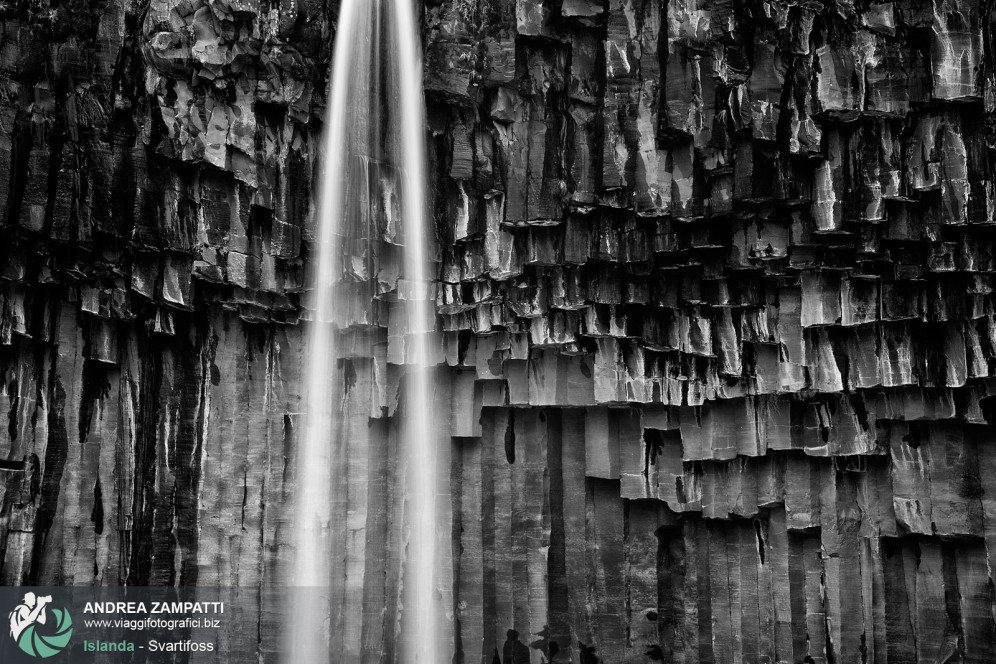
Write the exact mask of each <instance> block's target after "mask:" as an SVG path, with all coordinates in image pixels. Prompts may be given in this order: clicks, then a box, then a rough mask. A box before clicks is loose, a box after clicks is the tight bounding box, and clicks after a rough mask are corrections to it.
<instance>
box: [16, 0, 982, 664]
mask: <svg viewBox="0 0 996 664" xmlns="http://www.w3.org/2000/svg"><path fill="white" fill-rule="evenodd" d="M330 4H332V5H333V6H332V7H326V6H325V4H324V3H323V2H321V1H320V0H89V1H88V0H62V1H60V0H30V1H28V0H8V1H7V2H0V213H2V215H3V216H2V231H0V233H2V242H0V253H2V257H3V258H2V280H0V303H2V317H0V371H2V389H3V396H2V398H0V418H2V419H3V421H4V422H5V423H6V432H5V433H4V434H3V435H0V457H2V458H0V582H2V583H4V584H15V585H16V584H70V585H90V584H98V585H116V584H121V583H128V584H137V585H142V584H152V585H159V584H201V585H233V586H238V587H240V588H244V589H246V593H245V595H246V596H245V597H244V599H245V601H244V603H242V605H241V606H240V608H239V609H238V610H239V611H240V612H242V613H244V614H245V616H247V617H248V618H249V619H250V620H252V621H255V622H256V623H258V627H259V628H258V629H257V630H246V631H245V632H240V633H238V634H233V635H231V637H230V639H231V642H230V643H226V644H225V647H226V648H227V649H228V652H229V653H230V655H229V660H228V661H232V662H236V661H237V662H248V661H256V660H257V657H258V656H259V657H262V658H263V659H264V660H265V661H267V662H270V661H275V658H273V657H272V653H273V650H274V648H275V647H276V645H275V644H274V642H273V641H272V640H269V636H270V635H272V634H274V630H275V629H276V627H277V626H278V622H279V616H278V611H277V608H276V607H273V606H269V605H265V604H262V603H260V602H258V601H256V600H254V599H253V598H254V597H256V595H254V594H253V590H254V589H258V588H260V587H263V586H268V585H280V584H282V583H284V582H285V581H286V579H287V578H288V572H287V566H288V564H289V562H290V561H291V560H292V559H293V552H292V551H291V550H290V547H289V545H288V542H289V541H290V539H291V538H290V536H289V518H290V515H289V514H288V512H287V509H286V507H287V505H288V504H289V497H290V496H291V495H292V493H293V491H294V486H295V484H294V467H295V466H294V464H295V462H294V449H295V436H296V435H297V432H298V430H299V429H300V423H301V418H302V413H301V402H302V399H301V389H302V372H303V367H304V366H305V364H306V363H307V362H308V358H307V357H306V353H305V349H304V344H303V336H304V335H303V333H302V330H303V328H304V327H305V326H306V323H305V321H306V320H307V319H308V318H309V313H308V310H307V307H306V306H304V304H303V303H304V302H305V298H304V291H305V290H306V283H305V266H306V264H307V261H308V252H309V247H310V240H311V238H312V237H313V233H312V230H313V223H314V221H313V220H312V219H311V218H310V217H309V215H310V206H311V200H312V196H313V192H314V186H315V172H316V167H317V163H318V157H319V155H318V150H317V146H318V144H319V140H318V139H319V136H320V131H321V121H322V116H323V109H324V105H325V103H326V102H328V103H336V101H335V100H326V99H325V95H326V92H325V90H326V81H327V75H328V60H329V57H330V55H329V54H330V53H331V49H330V45H331V41H332V39H333V38H334V32H335V29H334V25H335V14H336V7H335V6H334V5H335V3H330ZM423 11H424V26H423V28H424V35H425V39H426V44H427V46H426V54H425V55H426V58H425V59H426V82H425V85H426V89H427V102H428V109H429V127H428V128H427V130H428V132H429V133H430V161H431V168H432V172H433V174H434V175H433V181H432V186H433V191H432V201H433V209H434V211H435V223H436V228H437V237H438V243H437V246H436V247H435V249H434V251H435V252H436V254H437V258H438V260H437V264H438V279H439V289H438V294H437V301H436V305H437V306H436V310H437V313H438V319H437V323H438V328H439V330H440V331H441V332H440V336H439V344H438V358H439V362H440V367H439V369H438V372H437V374H438V378H439V386H438V389H437V394H436V400H437V404H438V409H437V416H436V420H437V422H438V423H439V426H440V428H441V429H442V430H443V431H442V434H441V436H440V448H441V449H442V453H443V456H444V457H445V459H444V461H445V462H446V464H447V468H448V469H449V475H448V478H449V481H448V482H446V483H445V486H442V487H440V496H441V498H440V500H441V502H442V503H443V504H444V507H445V510H444V514H445V517H444V519H443V520H444V523H445V532H441V533H440V538H441V541H443V542H445V543H446V550H447V552H452V555H451V556H450V555H448V556H447V557H446V558H445V560H443V561H442V562H441V564H442V565H443V567H444V569H445V570H446V572H447V574H446V575H444V580H443V584H442V585H443V588H442V590H443V592H444V595H445V597H444V601H445V602H446V603H447V604H448V605H449V606H450V607H451V612H450V613H449V614H448V615H447V616H445V618H446V619H447V621H450V622H449V624H450V626H451V627H452V631H453V633H454V635H455V636H454V640H453V644H452V648H453V650H454V651H456V652H458V653H459V656H460V658H461V659H460V660H459V661H462V662H486V663H487V664H492V662H495V661H499V660H500V661H501V662H503V663H504V664H511V663H512V662H515V663H516V664H518V663H520V662H536V663H538V662H541V661H551V662H567V661H573V662H579V661H580V662H596V661H600V662H603V663H604V664H616V663H621V662H647V661H666V662H683V663H686V664H691V663H695V662H703V663H705V662H714V663H715V664H729V663H735V662H743V663H745V664H747V663H752V662H758V663H760V662H769V663H773V662H791V663H796V662H802V661H807V662H816V663H817V664H824V663H827V664H840V663H852V662H864V663H870V662H876V663H879V664H882V663H885V662H888V663H889V664H899V663H906V662H918V663H921V664H927V663H931V662H934V663H940V662H945V661H948V659H949V658H953V659H952V660H951V661H965V662H992V661H996V623H994V600H993V596H994V592H996V591H994V585H993V581H994V578H993V576H994V574H996V571H994V570H996V433H994V429H993V428H992V426H990V424H989V421H990V419H991V418H993V417H996V401H994V399H993V397H994V396H996V320H994V307H993V293H992V291H993V283H992V282H993V279H992V274H993V270H994V268H996V262H994V261H996V259H994V240H996V233H994V232H993V230H992V229H994V228H996V225H994V224H996V218H994V217H996V185H994V182H993V179H992V178H993V172H994V171H993V148H994V147H996V137H994V131H993V105H994V94H996V91H994V87H993V84H994V67H993V57H994V56H993V53H994V50H993V46H994V42H993V39H994V36H993V21H994V12H996V7H994V5H993V3H992V2H990V1H989V0H898V1H897V2H884V3H878V4H869V3H868V2H866V1H864V0H860V1H858V2H852V0H827V1H826V2H825V3H823V2H819V1H817V0H798V1H793V2H787V1H783V0H748V1H747V2H743V3H737V2H731V1H730V0H663V1H661V0H604V1H597V0H480V1H478V2H475V1H474V0H441V1H440V2H426V3H425V6H424V9H423ZM383 184H384V179H383V178H380V177H378V176H377V175H376V174H374V175H372V176H371V178H370V187H371V188H370V191H369V192H367V196H368V198H367V199H364V200H369V201H374V200H375V199H376V197H377V194H378V191H377V188H378V187H380V186H382V185H383ZM375 207H376V206H375V205H374V204H373V203H370V204H369V206H368V207H366V208H364V209H363V210H362V214H361V217H362V220H363V221H364V223H366V226H365V227H366V228H368V229H370V233H371V234H376V233H381V232H382V231H383V229H382V228H380V226H379V225H378V224H381V222H382V220H381V219H379V218H377V214H376V210H375V209H374V208H375ZM380 258H381V259H383V260H381V262H380V263H378V264H377V265H376V266H374V268H375V269H374V271H373V272H371V273H369V274H365V275H359V276H358V278H363V279H366V280H368V281H369V282H371V283H372V284H374V285H375V288H376V289H378V292H381V293H384V292H387V291H390V290H392V289H393V288H395V283H394V282H395V281H396V279H397V268H396V266H392V265H391V264H390V260H389V257H387V258H385V257H384V256H381V257H380ZM367 316H368V319H367V322H369V323H371V328H370V330H371V331H370V334H371V335H373V336H374V337H377V338H379V339H380V342H379V343H378V344H377V345H376V348H377V349H378V350H377V351H376V352H374V353H373V356H372V357H358V356H357V357H349V358H347V359H348V362H345V363H344V365H343V366H344V368H345V369H344V370H346V371H347V372H348V376H347V377H346V378H347V382H348V385H349V389H350V391H349V397H348V399H347V402H348V403H345V404H344V406H343V408H344V409H345V410H344V412H346V414H347V415H348V419H349V421H348V427H349V429H348V431H349V440H348V443H346V445H347V446H348V451H349V453H348V455H346V456H345V458H344V460H343V461H342V464H343V467H342V468H340V470H341V471H344V472H343V473H342V476H343V477H346V478H348V479H347V480H344V481H345V482H347V485H348V486H346V488H345V489H343V490H342V491H341V492H340V493H338V494H337V496H338V498H337V500H336V502H335V504H334V505H333V510H334V518H333V523H334V524H335V525H336V527H339V528H341V529H344V530H345V529H346V527H347V525H348V532H347V535H348V536H344V537H343V540H342V544H341V550H340V551H338V552H337V556H340V557H339V558H337V561H338V562H341V563H342V564H341V565H340V564H336V565H334V569H336V570H338V571H337V574H339V575H340V581H342V583H340V584H339V587H338V589H337V590H336V591H335V594H334V596H333V602H334V610H333V616H334V624H333V626H332V630H331V635H332V636H331V638H332V647H333V652H334V653H336V655H337V657H338V659H335V660H334V661H343V662H347V661H349V662H352V661H363V662H378V661H382V659H384V658H387V659H390V658H391V657H393V653H394V651H395V643H396V640H395V638H396V637H395V634H394V627H393V625H394V624H395V623H394V620H395V610H396V608H395V606H394V602H393V601H392V600H391V599H390V598H392V597H396V596H397V587H398V578H397V577H396V575H394V574H393V572H392V571H391V570H392V569H393V567H392V565H391V564H390V561H391V560H395V559H396V557H397V554H398V552H397V550H396V544H397V536H396V531H397V529H398V518H399V517H398V509H399V508H398V502H399V501H398V497H397V495H396V493H395V492H394V491H393V490H391V489H390V487H391V486H393V478H395V476H396V474H397V472H398V470H397V468H396V466H395V464H394V463H393V460H394V459H395V458H396V457H397V454H396V453H397V445H398V441H397V439H396V436H395V435H393V434H392V431H393V429H392V427H391V425H390V421H391V419H392V415H393V413H394V409H395V408H396V405H397V399H398V396H397V395H398V385H397V382H398V376H399V374H400V372H399V371H398V368H397V367H396V366H395V365H396V363H397V361H398V360H399V359H400V358H399V357H398V356H397V346H398V344H397V343H396V342H397V339H398V338H399V337H400V336H401V335H403V334H404V330H401V329H398V328H397V323H396V320H397V319H396V318H395V319H392V318H391V316H390V306H388V305H386V304H383V303H381V304H380V305H378V306H375V307H371V308H370V309H369V312H368V314H367ZM377 329H379V330H380V332H377V331H376V330H377ZM347 515H348V524H347ZM384 551H387V552H388V553H387V554H384V553H383V552H384ZM347 581H348V582H347ZM254 602H255V603H254ZM508 630H516V632H517V634H515V633H510V632H509V631H508ZM383 653H386V654H383ZM807 658H811V659H807Z"/></svg>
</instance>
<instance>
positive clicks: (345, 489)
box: [284, 0, 449, 664]
mask: <svg viewBox="0 0 996 664" xmlns="http://www.w3.org/2000/svg"><path fill="white" fill-rule="evenodd" d="M417 19H418V17H417V16H416V13H415V7H414V0H343V2H342V4H341V9H340V14H339V20H338V24H337V27H336V35H335V48H334V53H333V61H332V67H333V70H332V75H331V81H330V85H329V96H328V108H327V115H326V121H325V128H324V134H323V141H322V151H321V155H322V156H321V159H322V161H321V164H320V174H321V175H320V190H319V195H318V200H317V204H316V206H315V219H314V229H315V230H314V238H313V243H312V247H313V249H312V256H311V263H310V268H309V269H310V281H311V284H312V290H311V292H310V297H311V301H310V304H309V308H310V310H311V318H312V320H311V321H310V324H309V332H308V334H309V336H308V350H307V353H308V355H307V363H306V364H307V368H306V379H305V385H304V391H303V394H302V400H303V403H304V410H305V417H304V422H303V431H302V432H301V434H300V435H299V436H298V438H297V440H298V448H297V464H296V468H297V485H296V495H295V500H294V505H295V510H294V515H293V528H294V550H295V554H294V561H293V570H292V578H291V582H292V586H293V592H290V593H288V601H289V604H288V607H287V608H286V609H285V613H286V615H287V621H286V625H287V629H286V630H285V637H286V639H287V641H286V643H285V648H284V653H286V655H285V658H284V662H286V663H287V664H290V663H291V662H293V663H294V664H299V663H300V662H309V663H312V662H329V661H331V662H340V661H343V662H345V661H354V658H356V661H359V658H360V650H361V648H362V646H361V645H360V641H361V638H360V632H361V629H362V625H361V626H360V627H357V625H360V624H361V623H362V622H363V621H364V620H366V618H365V617H364V616H362V615H359V614H361V612H362V611H363V610H364V608H365V607H364V606H361V605H358V606H347V605H346V604H347V602H345V601H344V600H342V599H341V598H342V597H344V596H347V597H348V595H346V594H345V591H343V590H342V589H341V588H338V587H337V584H340V585H346V586H350V584H352V587H355V586H356V584H360V587H361V588H362V584H363V583H364V579H363V578H362V577H363V571H364V565H363V559H362V557H361V559H360V560H356V559H355V558H356V556H352V557H350V556H347V555H346V554H345V553H344V547H345V546H346V545H345V544H343V542H345V541H346V540H347V538H349V537H352V536H353V535H352V533H351V529H352V528H353V527H354V526H355V525H356V523H358V522H359V521H360V520H362V519H361V516H362V515H357V514H356V513H355V510H354V509H353V508H352V507H351V505H352V502H351V501H353V500H354V499H355V497H354V496H352V495H350V491H354V492H355V491H360V492H362V491H366V490H367V489H366V488H365V487H359V488H357V489H350V487H351V486H354V485H355V484H356V477H355V475H351V472H350V469H351V465H350V464H351V461H352V459H351V457H352V455H353V454H354V450H351V449H350V447H349V440H348V438H349V436H348V433H347V424H348V423H347V421H346V420H347V416H346V414H345V409H346V406H345V404H346V402H347V398H348V391H349V389H350V387H349V382H348V377H347V374H348V371H347V370H346V369H345V368H344V366H345V365H344V363H345V362H349V361H350V358H352V357H356V356H363V357H367V358H372V357H374V355H375V349H374V346H375V345H376V344H377V343H382V338H380V337H378V336H377V331H378V330H381V331H382V328H383V327H385V326H386V324H385V323H384V322H383V320H382V318H379V317H378V316H379V315H380V314H378V313H375V309H376V307H375V306H374V305H375V304H376V302H377V301H379V302H380V303H382V304H383V303H385V302H386V303H389V305H391V306H394V307H395V308H396V309H397V310H400V311H403V314H402V315H403V317H404V321H405V323H404V326H405V330H406V334H404V335H403V338H402V339H401V340H400V341H395V342H394V343H399V344H401V348H400V349H398V352H394V353H391V352H389V355H390V356H391V357H392V358H393V360H392V361H394V362H396V363H399V364H403V365H404V374H405V375H404V380H403V381H402V385H403V387H402V390H401V397H400V403H399V406H398V410H397V412H396V413H395V415H394V420H395V421H394V424H393V426H394V427H395V430H396V431H397V434H398V447H399V453H398V457H399V458H398V459H397V464H398V473H397V475H396V483H397V484H398V485H400V486H397V487H394V489H393V491H394V492H395V494H396V495H400V496H402V503H403V507H402V513H403V516H402V518H401V523H396V524H394V527H395V528H397V529H399V532H397V533H395V534H394V535H392V536H391V537H394V538H395V541H397V542H399V543H400V544H399V545H398V547H397V548H398V549H399V550H398V551H396V552H394V558H390V556H391V555H392V552H390V551H370V550H365V556H383V557H384V558H385V559H388V558H390V560H391V563H390V564H396V565H398V567H399V570H398V572H399V581H398V588H397V589H396V595H395V596H394V597H393V598H389V601H393V602H396V604H397V612H396V615H397V616H398V618H396V619H395V620H394V622H393V624H389V625H385V626H384V629H385V632H393V633H394V641H395V643H396V645H395V648H394V649H395V652H394V660H395V661H401V662H405V663H406V664H408V663H412V664H413V663H416V662H417V663H418V664H438V663H439V662H443V661H446V660H448V659H449V653H442V652H439V651H440V650H442V649H443V648H441V647H440V645H439V644H440V643H441V642H442V640H443V639H442V638H441V631H440V625H439V620H438V616H439V613H440V602H439V600H438V593H437V583H438V579H437V576H438V573H437V569H436V568H437V562H436V558H437V551H436V543H435V542H436V525H437V524H436V522H437V505H436V483H437V481H438V478H437V474H438V473H437V468H436V464H437V454H436V451H435V445H436V442H435V440H434V434H433V421H432V398H433V381H432V370H431V366H430V365H431V364H432V363H433V360H432V359H431V357H430V356H431V353H430V335H431V334H432V330H433V324H434V310H433V306H432V297H433V288H432V282H431V279H432V274H431V273H430V272H429V265H430V260H429V256H428V255H427V241H426V237H427V232H428V225H427V210H426V196H425V187H426V177H427V175H426V154H425V127H426V124H425V114H424V100H423V94H422V61H421V48H420V40H419V27H418V20H417ZM375 173H376V174H380V178H379V179H378V177H374V175H373V174H375ZM385 174H386V175H385ZM372 182H373V183H375V184H371V183H372ZM385 182H393V183H394V184H395V185H396V186H395V187H393V190H391V191H380V190H377V191H370V190H371V189H374V188H377V187H382V185H384V183H385ZM387 189H391V187H387ZM374 201H376V203H375V202H374ZM375 205H380V208H379V209H380V210H381V211H383V213H384V215H385V219H384V220H380V222H377V221H374V220H373V217H374V216H375V215H373V214H372V213H371V209H372V208H373V207H375ZM395 217H396V218H395ZM382 245H384V246H387V245H389V246H390V247H391V249H384V250H378V249H377V248H378V247H381V246H382ZM394 248H397V249H398V250H399V251H400V254H401V260H400V261H397V262H399V263H400V267H401V268H402V269H403V272H402V273H401V274H400V275H397V281H396V282H395V283H394V284H391V285H389V286H386V287H385V286H384V278H383V274H382V273H381V272H380V271H379V268H380V267H383V266H382V264H383V263H384V262H385V261H390V260H391V259H392V258H393V257H394V256H395V253H392V252H393V251H394ZM378 251H380V253H378ZM395 260H396V259H395ZM377 311H380V309H377ZM378 339H380V341H378ZM399 358H400V359H399ZM362 452H363V453H365V454H368V455H377V454H381V455H383V454H387V450H386V449H369V450H363V451H362ZM368 478H369V476H368ZM368 481H370V480H369V479H368ZM336 506H339V507H338V508H339V509H340V515H341V516H342V517H344V518H340V519H337V518H336V516H335V515H336V512H335V510H336V509H337V507H336ZM361 604H362V602H361ZM384 612H385V615H391V612H390V611H389V610H388V607H385V609H384ZM357 616H359V617H357ZM337 620H338V623H337V622H336V621H337ZM333 624H342V625H346V626H347V627H348V632H349V633H348V634H347V635H346V636H340V638H341V639H342V642H343V643H344V646H343V649H344V652H331V651H330V642H331V639H332V638H335V635H330V633H329V632H330V629H331V628H330V626H331V625H333ZM388 640H390V639H388ZM364 661H365V660H364ZM378 661H379V660H378Z"/></svg>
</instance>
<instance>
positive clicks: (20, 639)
mask: <svg viewBox="0 0 996 664" xmlns="http://www.w3.org/2000/svg"><path fill="white" fill-rule="evenodd" d="M51 604H52V596H51V595H45V596H44V597H38V596H36V595H35V594H34V593H30V592H29V593H26V594H25V595H24V601H22V602H21V603H20V604H18V605H17V607H16V608H15V609H14V610H13V611H11V612H10V637H11V638H12V639H14V642H15V643H17V647H18V648H20V649H21V650H22V651H23V652H25V653H27V654H28V655H31V656H32V657H38V658H41V659H45V658H47V657H52V656H53V655H58V654H59V653H60V652H62V651H63V650H65V649H66V648H67V647H69V642H70V640H72V638H73V619H72V617H71V616H70V615H69V611H67V610H66V609H64V608H63V609H58V608H55V607H53V606H50V605H51Z"/></svg>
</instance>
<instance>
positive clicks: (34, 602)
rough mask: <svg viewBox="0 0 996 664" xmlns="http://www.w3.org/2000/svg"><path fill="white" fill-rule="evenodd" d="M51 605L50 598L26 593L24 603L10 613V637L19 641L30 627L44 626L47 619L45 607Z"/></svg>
mask: <svg viewBox="0 0 996 664" xmlns="http://www.w3.org/2000/svg"><path fill="white" fill-rule="evenodd" d="M51 603H52V596H51V595H46V596H45V597H35V594H34V593H26V594H25V595H24V601H23V602H21V603H20V604H18V605H17V608H15V609H14V610H13V611H11V612H10V635H11V636H12V637H13V639H14V640H15V641H19V640H20V638H21V634H22V633H23V632H24V630H26V629H27V628H28V627H30V626H31V625H44V624H45V622H46V620H47V617H46V615H45V605H46V604H51Z"/></svg>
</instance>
